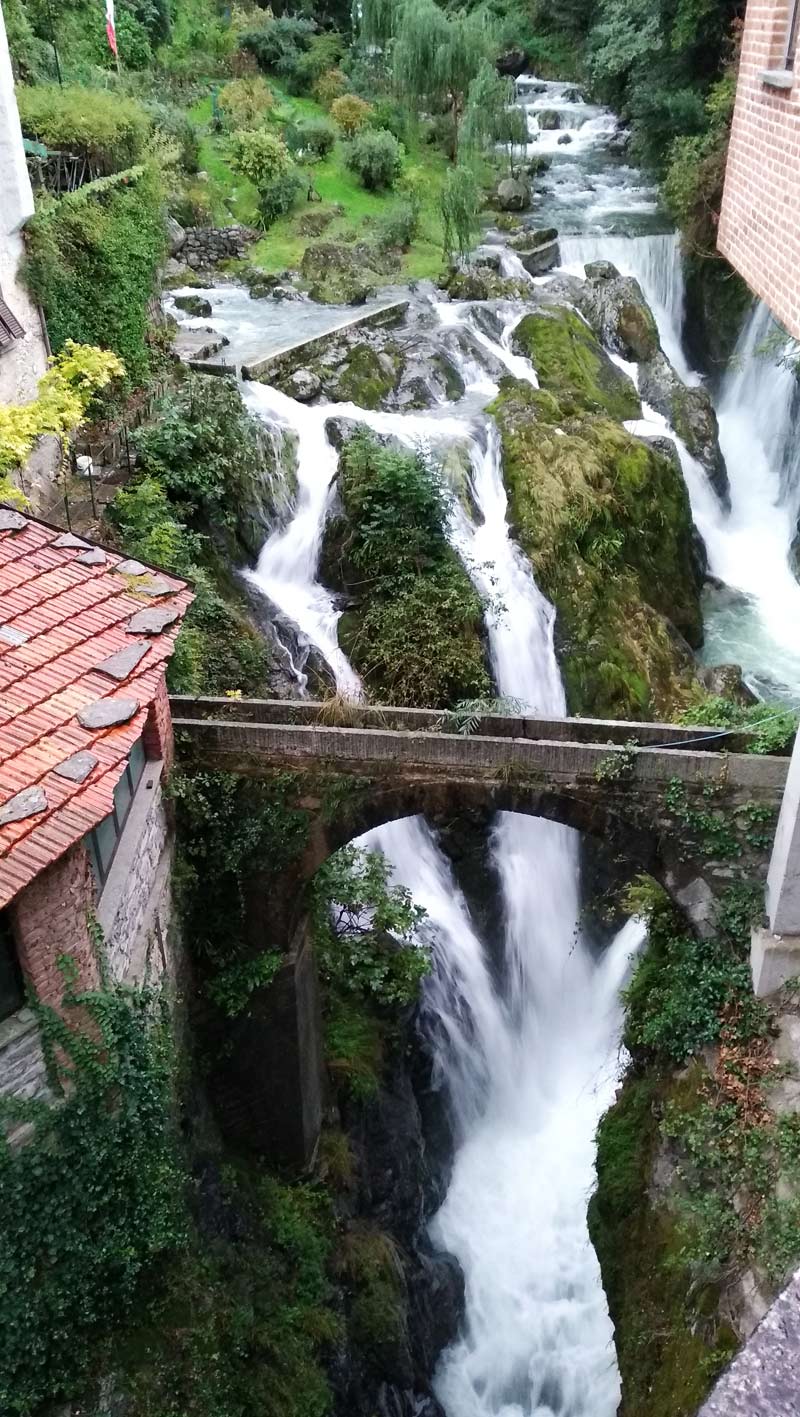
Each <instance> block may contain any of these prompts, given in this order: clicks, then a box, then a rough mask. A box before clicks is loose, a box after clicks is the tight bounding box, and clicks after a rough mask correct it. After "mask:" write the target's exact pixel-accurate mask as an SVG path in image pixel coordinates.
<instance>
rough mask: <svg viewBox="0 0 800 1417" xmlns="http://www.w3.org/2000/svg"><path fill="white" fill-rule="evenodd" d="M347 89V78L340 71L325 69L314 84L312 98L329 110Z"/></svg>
mask: <svg viewBox="0 0 800 1417" xmlns="http://www.w3.org/2000/svg"><path fill="white" fill-rule="evenodd" d="M346 89H347V76H346V75H345V74H343V73H342V71H341V69H326V70H325V73H324V74H320V76H319V78H318V79H317V81H316V83H315V84H314V97H315V99H316V100H317V103H319V104H320V105H321V106H322V107H323V108H328V109H329V108H331V107H332V105H333V104H334V103H335V102H336V99H337V98H341V96H342V94H343V93H344V92H345V90H346Z"/></svg>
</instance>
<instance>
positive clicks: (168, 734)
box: [143, 675, 175, 774]
mask: <svg viewBox="0 0 800 1417" xmlns="http://www.w3.org/2000/svg"><path fill="white" fill-rule="evenodd" d="M143 736H144V750H145V752H146V754H147V756H148V758H150V759H154V758H162V759H163V761H164V772H165V774H167V773H169V771H170V769H171V767H172V761H173V758H174V757H175V741H174V736H173V732H172V715H171V713H170V708H169V694H168V693H167V681H166V677H165V676H164V675H162V677H161V683H160V684H159V686H158V689H157V690H156V694H155V698H154V699H153V700H152V702H151V704H150V710H149V713H148V715H147V722H146V723H145V726H144V735H143Z"/></svg>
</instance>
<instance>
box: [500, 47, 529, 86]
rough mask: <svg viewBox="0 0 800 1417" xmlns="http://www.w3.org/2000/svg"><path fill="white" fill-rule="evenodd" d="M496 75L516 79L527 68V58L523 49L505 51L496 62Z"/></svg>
mask: <svg viewBox="0 0 800 1417" xmlns="http://www.w3.org/2000/svg"><path fill="white" fill-rule="evenodd" d="M496 67H497V72H498V74H502V75H503V77H504V78H507V79H518V78H519V76H520V74H524V73H525V70H526V69H527V67H528V56H527V54H526V53H525V50H524V49H507V50H506V51H505V53H504V54H501V55H500V58H499V59H497V60H496Z"/></svg>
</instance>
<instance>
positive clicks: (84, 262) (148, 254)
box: [23, 167, 166, 388]
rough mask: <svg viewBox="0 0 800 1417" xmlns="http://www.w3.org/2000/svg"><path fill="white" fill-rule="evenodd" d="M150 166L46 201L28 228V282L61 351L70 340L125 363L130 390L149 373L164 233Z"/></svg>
mask: <svg viewBox="0 0 800 1417" xmlns="http://www.w3.org/2000/svg"><path fill="white" fill-rule="evenodd" d="M162 200H163V199H162V192H161V186H160V182H159V179H158V174H157V172H156V171H155V169H154V168H152V167H141V168H132V169H130V170H129V171H128V172H127V173H118V174H117V175H115V176H114V177H107V178H101V179H99V181H97V182H91V183H87V185H86V186H85V187H81V188H80V189H79V190H78V191H76V192H70V193H68V194H66V195H65V196H62V197H59V198H45V199H43V200H42V201H41V203H40V206H39V209H38V210H37V212H36V215H35V216H34V217H33V218H32V219H31V221H30V222H29V223H28V226H27V228H26V245H27V256H26V260H25V263H24V267H23V277H24V279H25V281H26V284H27V286H28V288H29V290H30V292H31V294H32V296H33V297H34V299H35V300H37V301H38V302H39V304H40V305H41V306H42V309H43V310H44V313H45V317H46V319H47V327H48V331H49V335H50V343H51V345H52V347H53V350H54V351H55V353H58V352H59V351H60V350H61V349H63V348H64V346H65V344H66V342H67V340H70V339H73V340H77V341H79V342H80V343H82V344H95V345H100V346H101V347H102V348H104V349H110V350H112V351H113V352H114V353H115V354H117V355H119V357H120V358H121V359H122V361H123V363H124V365H125V368H126V372H127V376H128V380H129V384H130V386H131V387H133V388H136V387H139V386H140V385H141V384H143V383H144V382H145V381H146V379H147V376H148V373H149V372H150V368H151V353H150V349H149V346H148V342H147V322H148V313H147V312H148V303H149V301H150V298H151V296H152V295H153V293H154V290H155V276H156V269H157V266H158V263H159V261H160V259H161V257H162V256H163V254H164V250H165V244H166V233H165V227H164V216H163V208H162Z"/></svg>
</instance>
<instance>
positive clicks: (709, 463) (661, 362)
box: [639, 349, 728, 502]
mask: <svg viewBox="0 0 800 1417" xmlns="http://www.w3.org/2000/svg"><path fill="white" fill-rule="evenodd" d="M639 392H640V393H641V395H642V398H643V399H644V401H645V403H649V404H650V406H651V408H654V409H655V410H656V412H657V413H660V414H661V415H662V417H664V418H666V419H667V421H668V422H669V423H670V424H671V426H672V427H673V428H674V429H675V432H676V433H677V435H678V437H679V438H680V439H681V440H682V441H683V442H684V443H685V444H686V447H687V448H688V450H689V452H690V453H691V455H692V457H694V458H697V461H698V462H699V463H702V465H703V467H704V468H705V470H706V472H707V473H708V476H709V479H710V481H711V484H712V486H713V488H714V490H715V492H716V493H717V495H718V496H719V497H721V498H722V499H723V501H726V502H727V499H728V474H727V471H726V468H725V459H724V458H723V456H722V449H721V448H720V445H719V425H718V423H717V415H716V413H715V412H714V405H713V404H712V402H711V396H710V394H709V393H708V392H707V390H706V389H704V388H699V387H697V388H689V387H688V386H687V385H686V384H684V382H683V380H682V379H680V378H679V377H678V375H677V374H676V372H675V370H674V369H673V367H672V365H671V364H670V362H669V360H668V359H667V356H666V355H665V354H664V353H663V352H662V351H661V350H660V349H659V350H658V352H657V353H656V354H654V355H653V356H652V358H651V359H649V360H647V361H646V362H645V363H642V364H640V366H639Z"/></svg>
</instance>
